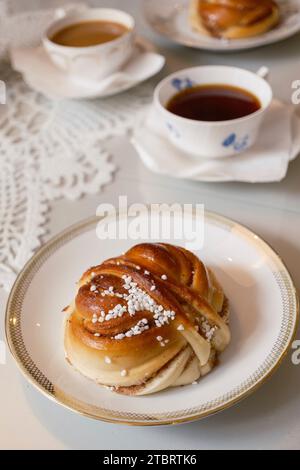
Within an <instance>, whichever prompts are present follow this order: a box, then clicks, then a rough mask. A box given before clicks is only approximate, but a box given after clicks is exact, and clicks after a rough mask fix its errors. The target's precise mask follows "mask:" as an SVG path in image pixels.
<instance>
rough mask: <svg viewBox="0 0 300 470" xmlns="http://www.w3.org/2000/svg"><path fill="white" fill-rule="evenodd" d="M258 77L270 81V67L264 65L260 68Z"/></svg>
mask: <svg viewBox="0 0 300 470" xmlns="http://www.w3.org/2000/svg"><path fill="white" fill-rule="evenodd" d="M256 75H258V76H259V77H260V78H264V79H265V80H268V78H269V75H270V70H269V69H268V67H266V66H265V65H263V66H262V67H260V69H258V71H257V72H256Z"/></svg>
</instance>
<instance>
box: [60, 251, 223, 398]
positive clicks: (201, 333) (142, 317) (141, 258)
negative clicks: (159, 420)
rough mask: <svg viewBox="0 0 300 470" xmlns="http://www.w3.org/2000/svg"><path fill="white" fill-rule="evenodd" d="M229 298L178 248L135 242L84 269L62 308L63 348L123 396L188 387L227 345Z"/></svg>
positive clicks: (80, 367)
mask: <svg viewBox="0 0 300 470" xmlns="http://www.w3.org/2000/svg"><path fill="white" fill-rule="evenodd" d="M228 313H229V306H228V301H227V299H226V297H225V295H224V293H223V290H222V287H221V286H220V284H219V282H218V281H217V279H216V277H215V275H214V274H213V272H212V271H211V270H210V269H209V268H207V267H206V266H204V264H203V263H202V262H201V261H200V260H199V259H198V258H197V257H196V256H195V255H194V254H192V253H191V252H189V251H187V250H185V249H184V248H181V247H176V246H172V245H167V244H163V243H157V244H150V243H149V244H141V245H136V246H134V247H133V248H131V249H130V250H129V251H128V252H127V253H125V254H123V255H122V256H119V257H117V258H113V259H109V260H107V261H104V262H103V263H102V264H100V265H99V266H96V267H93V268H91V269H89V270H88V271H86V273H85V274H84V275H83V276H82V278H81V279H80V281H79V290H78V293H77V296H76V298H75V301H74V302H73V303H72V304H71V305H70V306H69V307H68V308H67V311H66V321H65V339H64V342H65V352H66V357H67V360H68V362H69V363H71V364H72V365H73V366H74V368H75V369H77V370H78V371H79V372H81V373H82V374H83V375H85V376H86V377H88V378H90V379H92V380H93V381H95V382H97V383H99V384H101V385H104V386H107V387H109V388H110V389H112V390H114V391H116V392H118V393H122V394H126V395H146V394H150V393H154V392H158V391H160V390H163V389H166V388H168V387H173V386H179V385H187V384H190V383H193V382H195V381H197V380H198V379H199V378H200V377H202V376H204V375H206V374H207V373H208V372H210V371H211V370H212V368H213V367H214V366H215V365H216V364H217V360H218V356H219V354H220V353H221V352H222V351H224V349H225V348H226V347H227V345H228V344H229V342H230V330H229V326H228Z"/></svg>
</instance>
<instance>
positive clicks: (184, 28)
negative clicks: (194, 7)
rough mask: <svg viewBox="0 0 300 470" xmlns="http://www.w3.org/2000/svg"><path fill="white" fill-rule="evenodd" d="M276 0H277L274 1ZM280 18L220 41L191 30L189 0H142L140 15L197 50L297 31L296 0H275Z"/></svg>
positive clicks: (299, 3) (240, 45)
mask: <svg viewBox="0 0 300 470" xmlns="http://www.w3.org/2000/svg"><path fill="white" fill-rule="evenodd" d="M277 1H278V0H277ZM278 3H279V6H280V10H281V21H280V23H279V25H278V26H276V27H275V28H273V29H272V30H270V31H268V32H266V33H264V34H261V35H259V36H255V37H252V38H245V39H232V40H224V39H218V38H213V37H210V36H205V35H204V34H201V33H199V32H195V31H193V29H192V27H191V26H190V24H189V18H188V11H189V4H190V0H176V1H172V0H165V1H161V0H144V14H145V17H146V19H147V21H148V23H149V24H150V26H151V27H152V28H153V29H154V30H155V31H157V32H158V33H159V34H162V35H163V36H166V37H167V38H169V39H171V40H172V41H174V42H177V43H179V44H183V45H185V46H190V47H195V48H197V49H207V50H211V51H219V52H222V51H223V52H226V51H228V52H229V51H235V50H242V49H251V48H253V47H258V46H264V45H267V44H273V43H275V42H277V41H282V40H283V39H286V38H289V37H290V36H293V35H294V34H296V33H298V32H299V31H300V0H279V1H278Z"/></svg>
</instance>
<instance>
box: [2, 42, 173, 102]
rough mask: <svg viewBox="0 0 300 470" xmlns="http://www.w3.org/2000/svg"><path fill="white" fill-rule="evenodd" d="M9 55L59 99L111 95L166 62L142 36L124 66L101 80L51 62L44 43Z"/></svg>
mask: <svg viewBox="0 0 300 470" xmlns="http://www.w3.org/2000/svg"><path fill="white" fill-rule="evenodd" d="M10 56H11V63H12V67H13V68H14V69H15V70H17V71H18V72H20V73H21V74H22V75H23V79H24V81H25V82H26V83H27V84H28V86H30V87H31V88H33V89H34V90H36V91H38V92H40V93H42V94H43V95H46V96H49V97H51V98H57V99H63V98H66V99H87V98H101V97H106V96H112V95H115V94H117V93H121V92H122V91H125V90H128V89H130V88H132V87H134V86H136V85H138V84H139V83H141V82H143V81H145V80H147V79H148V78H150V77H152V76H154V75H156V74H157V73H158V72H159V71H160V70H161V69H162V68H163V66H164V64H165V58H164V57H163V56H162V55H160V54H157V53H156V52H154V49H153V46H152V45H151V44H150V43H149V42H148V41H146V40H144V39H141V38H137V40H136V46H135V52H134V53H133V55H132V58H131V59H130V61H129V62H128V63H127V64H126V65H125V66H124V67H123V69H122V70H121V71H120V72H118V73H116V74H114V75H112V76H111V77H108V78H107V79H105V80H102V81H101V82H86V81H79V80H77V79H75V78H74V77H71V76H69V75H67V74H66V73H64V72H63V71H62V70H60V69H59V68H58V67H56V66H55V65H54V64H53V63H52V62H51V60H50V58H49V56H48V55H47V53H46V52H45V50H44V48H43V47H42V46H38V47H35V48H28V47H27V48H15V49H12V50H11V52H10Z"/></svg>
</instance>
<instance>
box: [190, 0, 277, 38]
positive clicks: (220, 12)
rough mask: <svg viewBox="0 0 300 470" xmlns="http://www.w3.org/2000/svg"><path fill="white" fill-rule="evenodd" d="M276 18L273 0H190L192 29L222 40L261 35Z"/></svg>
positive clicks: (272, 24)
mask: <svg viewBox="0 0 300 470" xmlns="http://www.w3.org/2000/svg"><path fill="white" fill-rule="evenodd" d="M279 19H280V12H279V7H278V5H277V4H276V2H274V1H272V0H191V6H190V21H191V25H192V27H193V29H195V30H196V31H198V32H201V33H202V34H209V35H212V36H215V37H221V38H224V39H241V38H246V37H251V36H257V35H260V34H263V33H265V32H267V31H269V30H270V29H272V28H273V27H274V26H276V25H277V24H278V22H279Z"/></svg>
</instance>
